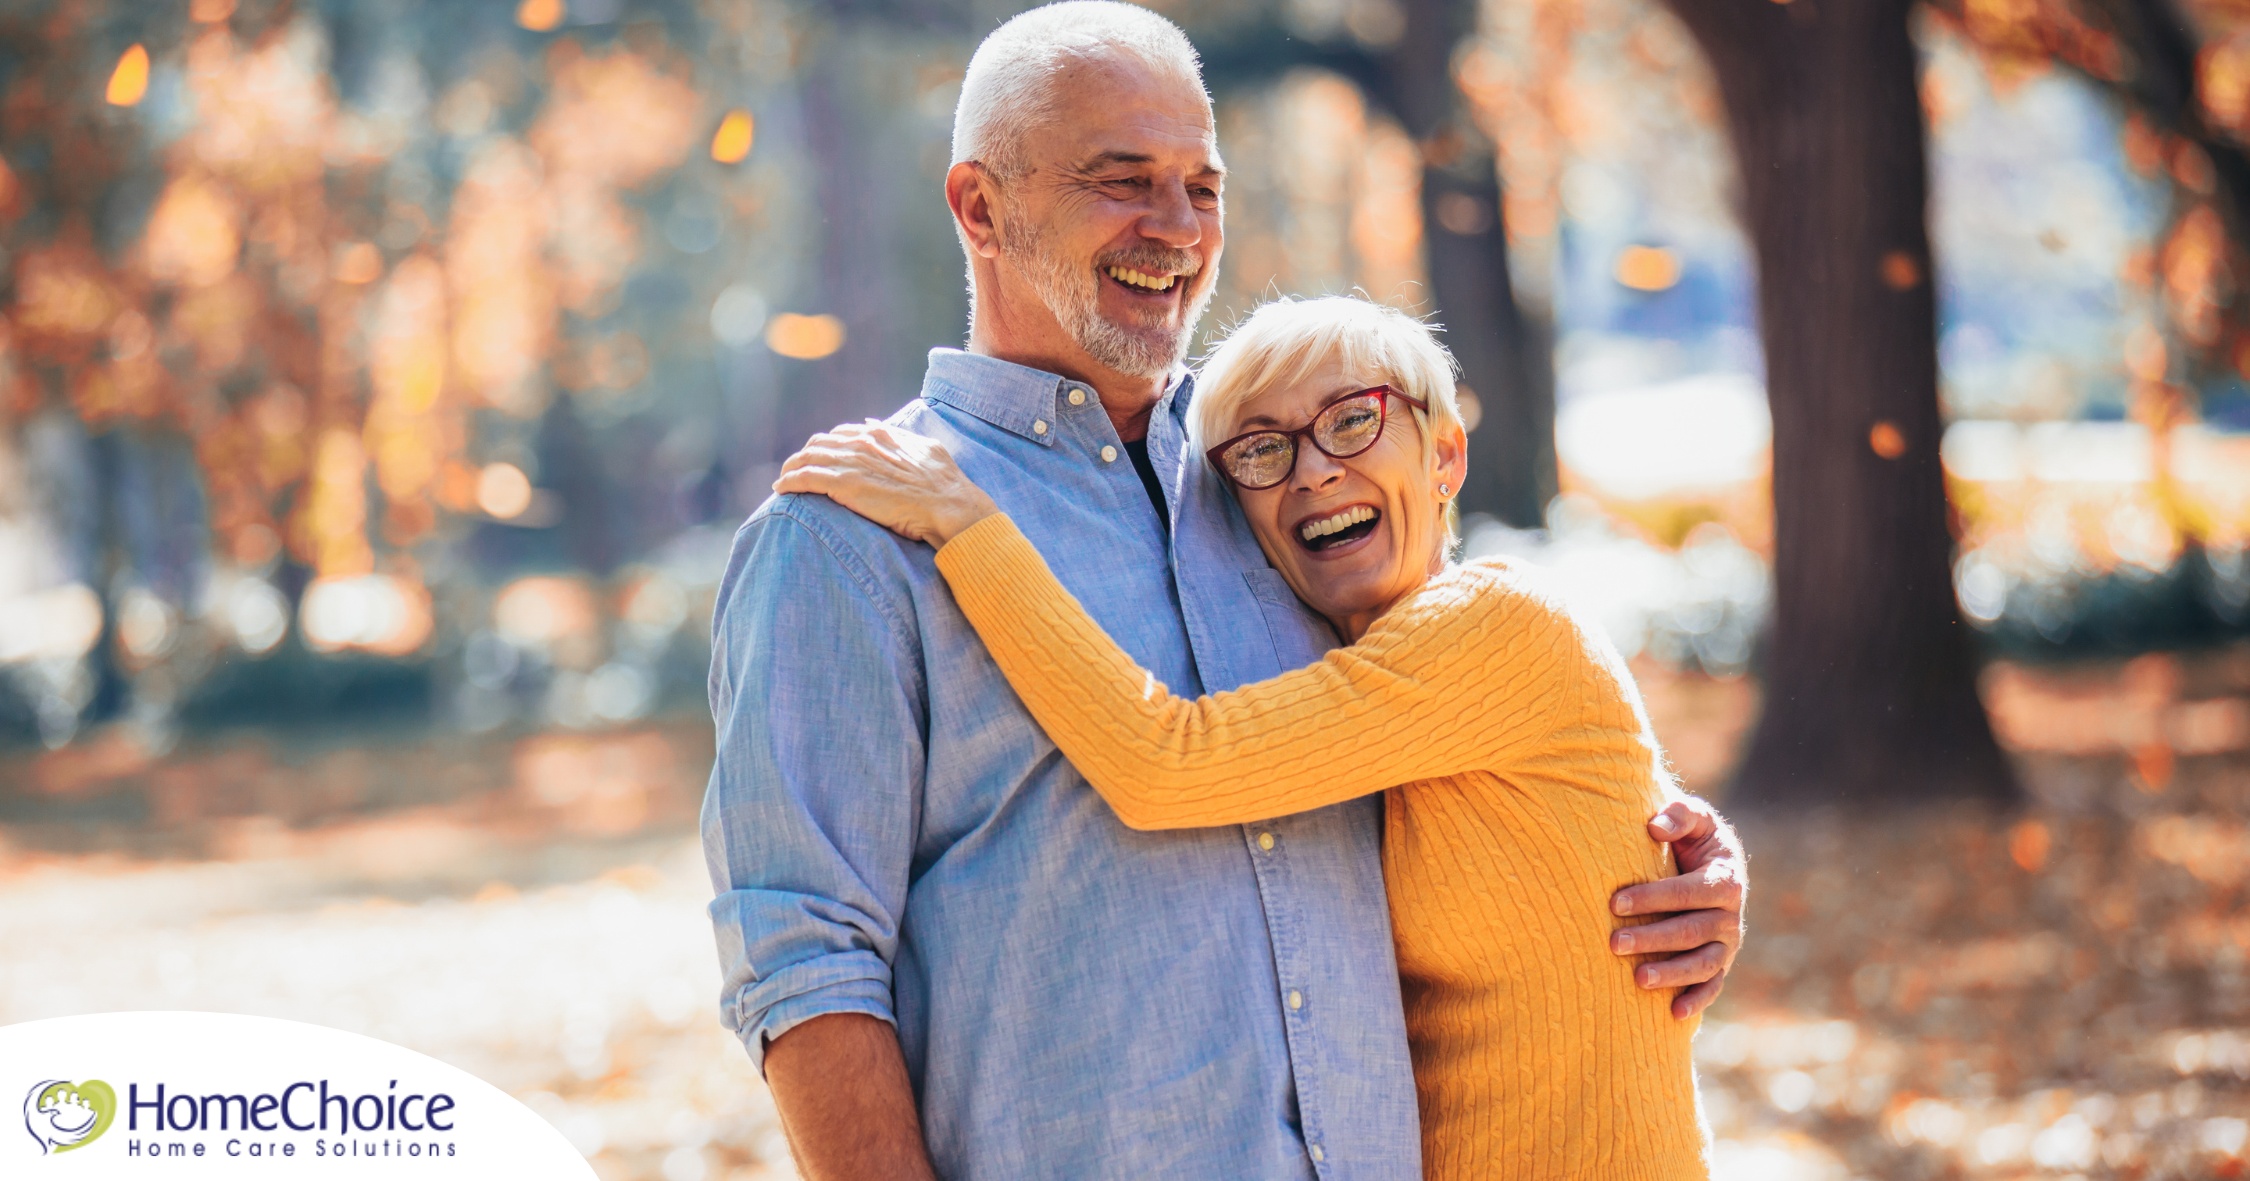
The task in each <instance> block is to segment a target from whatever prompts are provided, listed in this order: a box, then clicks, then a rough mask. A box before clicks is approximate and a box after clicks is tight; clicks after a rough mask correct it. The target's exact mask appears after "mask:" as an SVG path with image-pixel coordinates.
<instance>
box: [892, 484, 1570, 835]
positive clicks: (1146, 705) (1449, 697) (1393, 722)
mask: <svg viewBox="0 0 2250 1181" xmlns="http://www.w3.org/2000/svg"><path fill="white" fill-rule="evenodd" d="M937 562H938V569H939V570H940V571H942V572H943V573H944V575H945V578H946V581H947V582H948V583H949V584H950V585H951V586H952V588H953V594H954V598H955V600H956V601H957V602H958V603H959V604H960V606H961V610H962V611H963V613H964V614H966V615H967V616H968V618H969V621H970V622H971V623H972V624H974V625H975V627H976V629H977V634H978V635H980V636H982V637H983V639H984V642H985V647H986V648H987V649H989V650H990V651H991V653H992V657H993V659H994V660H995V661H996V662H998V664H999V666H1000V669H1001V671H1002V672H1003V673H1005V674H1006V675H1007V678H1008V682H1009V684H1010V685H1012V686H1013V687H1014V688H1015V690H1016V693H1017V695H1018V696H1019V697H1021V698H1022V699H1023V701H1024V704H1025V705H1026V706H1027V707H1028V708H1029V709H1030V710H1031V713H1032V716H1033V717H1035V718H1037V719H1038V720H1039V724H1040V725H1041V726H1042V727H1044V728H1045V730H1046V731H1047V734H1048V736H1049V737H1050V738H1052V739H1053V740H1054V742H1055V745H1056V746H1057V747H1059V748H1061V750H1062V752H1063V754H1064V755H1066V756H1068V757H1069V759H1070V761H1071V762H1072V764H1074V765H1075V766H1076V767H1077V768H1078V769H1079V771H1080V772H1081V773H1083V774H1084V775H1085V776H1086V778H1087V780H1088V781H1090V782H1091V783H1092V784H1093V785H1094V787H1095V789H1096V790H1098V791H1099V792H1101V794H1102V797H1103V798H1104V799H1106V800H1108V801H1109V803H1110V806H1111V807H1113V808H1115V809H1116V810H1117V814H1118V816H1119V817H1120V818H1121V819H1123V820H1124V822H1125V823H1126V824H1128V825H1130V826H1132V827H1134V828H1141V829H1154V828H1197V827H1203V826H1208V825H1220V824H1237V823H1243V822H1247V821H1251V820H1259V819H1264V818H1267V817H1272V816H1283V815H1288V814H1290V813H1294V812H1302V811H1307V810H1309V809H1313V808H1319V807H1324V806H1326V805H1329V804H1334V803H1337V802H1340V801H1343V800H1348V799H1353V798H1356V797H1358V796H1363V795H1367V794H1369V793H1371V792H1376V791H1381V790H1383V789H1385V788H1388V787H1395V786H1397V785H1399V784H1403V783H1410V782H1413V781H1415V780H1418V779H1429V778H1433V777H1436V776H1440V775H1448V774H1454V773H1458V772H1463V771H1471V770H1487V771H1494V772H1500V773H1505V772H1506V770H1507V769H1508V767H1509V766H1510V765H1511V764H1512V761H1513V760H1514V759H1516V758H1517V757H1519V756H1520V755H1522V754H1523V753H1524V752H1526V751H1528V750H1530V749H1532V748H1533V747H1534V746H1535V745H1536V744H1537V743H1538V742H1539V741H1540V740H1541V739H1542V738H1544V737H1546V736H1547V735H1549V734H1551V733H1552V732H1553V731H1554V729H1555V728H1556V726H1557V725H1558V722H1559V719H1561V718H1562V717H1563V715H1564V714H1565V713H1566V712H1568V711H1569V709H1570V706H1571V702H1572V701H1574V700H1578V699H1581V698H1582V697H1583V694H1584V691H1585V689H1584V687H1585V676H1584V672H1585V668H1586V665H1587V661H1588V656H1587V652H1586V648H1585V644H1584V643H1583V642H1582V641H1581V639H1580V638H1579V635H1578V632H1577V630H1576V628H1575V627H1574V626H1573V625H1572V624H1571V622H1570V619H1569V615H1568V613H1567V612H1565V611H1563V610H1561V609H1560V608H1559V607H1558V606H1556V605H1555V604H1554V603H1553V602H1552V601H1551V600H1549V599H1547V598H1546V597H1544V596H1542V595H1539V594H1537V593H1534V592H1531V591H1528V590H1526V589H1524V588H1523V587H1522V586H1520V585H1519V584H1518V581H1517V580H1516V579H1515V578H1514V576H1513V574H1512V572H1511V571H1509V570H1508V569H1507V568H1505V567H1500V566H1494V565H1482V564H1480V565H1473V566H1467V567H1461V568H1457V569H1455V570H1452V571H1448V572H1447V573H1445V574H1443V575H1440V576H1439V577H1437V578H1435V579H1432V580H1431V582H1430V584H1429V585H1428V586H1426V587H1424V588H1423V589H1422V590H1420V591H1418V592H1416V594H1414V595H1413V596H1412V597H1411V598H1409V599H1408V600H1407V601H1406V602H1404V603H1401V604H1400V605H1399V606H1397V607H1395V608H1393V609H1392V610H1391V611H1390V612H1389V613H1388V614H1386V615H1385V616H1384V617H1383V618H1382V619H1381V620H1380V621H1378V622H1377V623H1376V625H1375V626H1374V627H1373V628H1371V629H1370V630H1369V631H1368V633H1367V635H1366V636H1365V637H1363V638H1362V639H1361V641H1360V642H1359V643H1357V644H1354V645H1352V646H1350V647H1348V648H1339V649H1336V650H1335V651H1332V652H1330V653H1329V654H1328V655H1327V656H1326V657H1324V658H1323V659H1321V660H1320V661H1319V662H1318V663H1316V664H1312V665H1309V666H1307V667H1305V668H1301V669H1297V670H1294V671H1292V672H1288V673H1284V674H1282V675H1281V676H1278V677H1275V678H1273V679H1271V680H1266V681H1260V682H1258V683H1256V684H1253V685H1246V686H1243V687H1242V688H1240V689H1236V690H1234V691H1232V692H1229V693H1220V694H1215V695H1212V696H1207V697H1199V698H1194V699H1187V698H1182V697H1179V696H1176V695H1174V694H1173V693H1172V692H1171V691H1170V690H1168V689H1166V688H1165V686H1164V685H1163V684H1161V683H1160V682H1158V681H1157V680H1156V678H1155V677H1154V676H1153V675H1151V674H1150V673H1149V672H1148V671H1147V670H1146V669H1143V668H1141V667H1140V666H1139V665H1137V664H1135V663H1134V662H1133V659H1132V658H1131V657H1130V656H1128V655H1126V653H1125V652H1124V650H1123V649H1121V648H1119V647H1118V646H1117V644H1116V642H1115V641H1113V640H1111V639H1110V638H1109V636H1108V635H1107V634H1106V633H1105V632H1103V631H1102V629H1101V626H1100V625H1099V624H1097V623H1095V622H1094V620H1093V619H1092V617H1090V616H1089V615H1087V613H1086V610H1085V608H1084V607H1082V606H1081V605H1080V604H1079V602H1078V600H1077V599H1076V598H1074V597H1072V596H1071V594H1070V592H1069V591H1067V590H1065V589H1064V588H1063V586H1062V584H1061V583H1060V582H1058V581H1057V580H1056V579H1055V576H1054V573H1053V572H1052V571H1050V570H1049V569H1048V568H1047V563H1046V561H1045V560H1044V559H1042V558H1041V557H1040V556H1039V552H1038V550H1037V549H1035V548H1034V547H1033V546H1032V544H1031V542H1030V541H1029V540H1028V539H1027V538H1025V537H1024V535H1023V534H1022V532H1021V531H1019V530H1018V529H1017V528H1016V526H1015V523H1014V522H1013V521H1011V520H1009V519H1008V518H1007V517H1006V516H1005V515H998V514H996V515H994V516H991V517H987V518H986V519H984V520H983V521H980V522H978V523H977V524H976V525H974V526H971V527H970V528H968V529H966V530H964V531H962V532H961V533H960V534H959V535H957V536H956V537H954V538H953V540H952V541H951V542H949V543H947V544H946V545H945V547H944V548H942V549H941V550H939V551H938V559H937Z"/></svg>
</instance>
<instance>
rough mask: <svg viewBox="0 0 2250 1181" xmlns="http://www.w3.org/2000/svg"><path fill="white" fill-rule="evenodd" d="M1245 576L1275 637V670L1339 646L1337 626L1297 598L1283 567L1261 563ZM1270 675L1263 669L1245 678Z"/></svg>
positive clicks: (1302, 662) (1296, 665)
mask: <svg viewBox="0 0 2250 1181" xmlns="http://www.w3.org/2000/svg"><path fill="white" fill-rule="evenodd" d="M1242 579H1243V581H1244V582H1247V583H1249V584H1250V597H1251V598H1253V599H1255V600H1257V603H1258V613H1259V614H1260V615H1261V616H1263V617H1264V618H1265V624H1266V633H1267V634H1268V635H1269V636H1270V637H1272V639H1273V654H1274V658H1275V660H1276V662H1277V663H1276V665H1275V668H1274V672H1276V673H1279V672H1286V671H1288V670H1290V669H1293V668H1303V667H1304V666H1306V665H1308V664H1311V663H1312V662H1313V661H1315V660H1318V659H1320V657H1321V654H1322V653H1324V652H1326V651H1328V650H1329V649H1330V648H1333V647H1335V646H1336V632H1335V629H1333V628H1331V627H1329V626H1328V621H1327V620H1325V619H1322V618H1321V617H1320V616H1318V615H1315V614H1314V613H1313V611H1312V609H1311V608H1309V607H1307V606H1305V605H1304V603H1303V602H1301V601H1299V600H1298V598H1297V592H1295V591H1293V590H1290V589H1289V581H1288V580H1287V579H1285V578H1283V577H1282V576H1281V572H1280V571H1278V570H1274V569H1271V568H1269V567H1258V568H1256V569H1251V570H1245V571H1243V572H1242ZM1270 675H1272V674H1271V673H1263V674H1260V675H1259V676H1258V677H1254V678H1246V679H1249V680H1258V679H1263V678H1264V677H1265V676H1270Z"/></svg>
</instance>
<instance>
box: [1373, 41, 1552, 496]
mask: <svg viewBox="0 0 2250 1181" xmlns="http://www.w3.org/2000/svg"><path fill="white" fill-rule="evenodd" d="M1404 11H1405V14H1406V29H1405V35H1404V36H1403V37H1401V38H1400V40H1399V43H1398V45H1397V46H1396V47H1395V48H1394V49H1393V50H1392V51H1391V52H1390V53H1389V54H1387V55H1386V57H1385V60H1384V61H1383V66H1384V67H1385V72H1386V73H1387V75H1388V78H1387V79H1386V80H1387V82H1388V83H1389V85H1388V87H1387V89H1388V90H1389V91H1390V94H1389V96H1388V98H1389V102H1388V104H1387V105H1389V106H1391V107H1392V108H1393V110H1394V112H1395V113H1396V114H1397V116H1398V118H1399V121H1400V123H1401V124H1402V125H1404V126H1405V128H1406V131H1407V134H1409V135H1411V136H1413V137H1414V138H1415V140H1416V141H1417V142H1419V143H1420V144H1421V146H1422V161H1423V162H1422V234H1423V243H1424V250H1425V257H1426V259H1427V263H1428V269H1429V275H1430V302H1431V303H1432V304H1433V305H1435V307H1436V309H1437V318H1438V321H1439V323H1441V324H1443V325H1444V326H1445V342H1446V345H1447V346H1448V347H1449V348H1451V349H1452V350H1453V355H1454V357H1455V358H1456V359H1458V360H1459V361H1460V363H1461V381H1462V384H1463V385H1466V386H1467V387H1468V388H1469V389H1470V390H1471V391H1473V392H1474V393H1475V395H1476V399H1477V403H1478V405H1479V407H1480V408H1481V411H1482V414H1481V420H1480V421H1479V423H1478V425H1477V429H1476V430H1475V431H1474V432H1473V433H1471V434H1470V436H1469V475H1468V480H1467V482H1466V483H1465V484H1464V485H1463V486H1462V488H1461V507H1462V508H1463V509H1464V510H1465V511H1468V512H1485V513H1491V514H1492V515H1494V516H1496V517H1498V518H1500V519H1501V520H1502V521H1504V522H1506V523H1508V524H1510V525H1514V526H1517V527H1519V528H1533V527H1536V526H1538V525H1539V524H1540V523H1541V520H1542V518H1543V517H1544V515H1545V513H1546V508H1547V501H1548V500H1549V499H1551V498H1552V497H1553V496H1554V494H1555V389H1554V362H1553V356H1552V351H1551V340H1550V336H1551V332H1550V330H1549V328H1548V326H1547V325H1546V324H1545V323H1544V322H1543V320H1542V318H1540V317H1537V316H1533V315H1527V314H1526V312H1525V309H1524V308H1523V306H1522V305H1521V304H1520V303H1519V302H1518V301H1517V299H1516V295H1515V288H1514V286H1513V285H1512V284H1511V282H1510V281H1509V273H1508V235H1507V227H1506V224H1505V213H1504V208H1505V207H1504V206H1503V205H1502V204H1501V199H1500V196H1501V194H1500V174H1499V171H1498V168H1497V161H1496V160H1495V158H1494V153H1493V145H1492V143H1491V141H1490V140H1488V139H1486V138H1485V136H1484V134H1483V133H1482V132H1481V131H1480V130H1479V129H1478V128H1477V126H1476V124H1475V122H1474V121H1472V120H1471V119H1470V118H1469V115H1468V112H1467V111H1466V110H1465V109H1464V104H1463V102H1462V97H1461V91H1460V87H1459V86H1457V85H1456V84H1455V82H1454V79H1453V51H1454V47H1455V46H1457V45H1459V44H1460V43H1461V40H1462V38H1464V37H1466V36H1468V35H1469V34H1470V33H1472V32H1474V31H1475V28H1476V20H1477V6H1476V4H1475V3H1474V2H1473V0H1406V3H1405V5H1404Z"/></svg>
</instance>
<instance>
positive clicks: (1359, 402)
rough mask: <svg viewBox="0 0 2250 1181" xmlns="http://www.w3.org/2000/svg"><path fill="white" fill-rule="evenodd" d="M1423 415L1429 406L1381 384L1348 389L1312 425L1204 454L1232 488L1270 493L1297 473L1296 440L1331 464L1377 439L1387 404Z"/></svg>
mask: <svg viewBox="0 0 2250 1181" xmlns="http://www.w3.org/2000/svg"><path fill="white" fill-rule="evenodd" d="M1392 398H1397V399H1398V400H1399V401H1401V402H1404V403H1406V404H1407V405H1409V406H1412V407H1414V408H1415V409H1416V410H1420V411H1422V412H1423V413H1425V414H1427V413H1429V409H1430V407H1429V404H1428V403H1426V402H1424V401H1422V400H1421V399H1420V398H1416V397H1413V396H1412V395H1409V394H1402V393H1400V392H1398V391H1397V390H1395V389H1392V388H1391V387H1390V386H1387V385H1378V386H1371V387H1369V388H1367V389H1364V390H1354V391H1352V392H1351V393H1348V394H1345V395H1343V396H1341V397H1339V398H1337V399H1336V400H1334V401H1332V402H1330V403H1328V404H1327V405H1326V406H1323V407H1321V408H1320V409H1319V410H1318V411H1317V412H1315V413H1314V414H1313V417H1312V421H1311V422H1308V423H1306V424H1305V425H1303V426H1301V427H1298V428H1297V429H1296V430H1293V431H1281V430H1257V431H1248V432H1245V433H1243V434H1239V435H1236V436H1235V437H1233V438H1231V439H1228V440H1227V441H1226V442H1224V443H1221V444H1219V445H1218V446H1216V447H1213V448H1211V449H1210V450H1208V451H1206V452H1204V453H1203V454H1204V457H1205V458H1207V459H1209V460H1210V461H1211V466H1212V467H1214V468H1217V469H1218V470H1219V474H1220V475H1222V476H1225V477H1226V478H1227V479H1229V480H1232V481H1234V483H1235V484H1236V485H1237V486H1238V487H1242V488H1247V489H1250V490H1251V491H1257V490H1259V489H1263V488H1271V487H1273V486H1275V485H1277V484H1279V483H1281V482H1282V481H1284V480H1286V479H1288V478H1289V473H1291V472H1294V471H1296V470H1297V440H1298V439H1310V440H1312V445H1313V446H1315V447H1318V448H1320V450H1321V453H1322V454H1324V455H1327V456H1329V457H1330V458H1332V459H1350V458H1351V457H1352V456H1354V455H1358V454H1360V453H1361V452H1364V451H1366V450H1367V449H1368V448H1370V447H1373V446H1374V445H1375V442H1376V440H1378V439H1381V438H1382V437H1383V424H1384V423H1385V422H1387V421H1389V420H1390V416H1391V414H1390V411H1391V407H1390V400H1391V399H1392Z"/></svg>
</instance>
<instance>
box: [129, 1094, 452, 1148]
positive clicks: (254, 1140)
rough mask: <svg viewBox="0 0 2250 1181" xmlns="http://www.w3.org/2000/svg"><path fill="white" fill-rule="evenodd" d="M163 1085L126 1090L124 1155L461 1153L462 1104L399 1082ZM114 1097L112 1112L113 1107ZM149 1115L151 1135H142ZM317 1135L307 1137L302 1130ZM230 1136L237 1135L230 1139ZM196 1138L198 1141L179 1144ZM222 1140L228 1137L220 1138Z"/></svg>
mask: <svg viewBox="0 0 2250 1181" xmlns="http://www.w3.org/2000/svg"><path fill="white" fill-rule="evenodd" d="M167 1087H168V1084H165V1083H158V1084H156V1086H155V1087H154V1088H153V1089H151V1090H149V1091H148V1092H146V1093H145V1095H144V1093H143V1092H142V1090H141V1085H140V1084H139V1083H127V1084H126V1085H125V1132H126V1137H127V1138H126V1140H125V1155H126V1156H132V1157H137V1156H144V1155H145V1156H151V1157H186V1156H195V1157H200V1156H203V1155H205V1154H206V1153H211V1152H218V1153H223V1154H224V1155H226V1156H230V1157H239V1158H269V1157H283V1158H289V1157H295V1156H298V1155H299V1154H300V1153H302V1154H303V1155H305V1156H309V1157H315V1158H320V1157H339V1156H344V1157H350V1156H364V1157H386V1158H393V1159H402V1160H415V1159H419V1158H427V1159H430V1160H438V1159H441V1158H445V1157H452V1156H458V1155H460V1151H461V1148H460V1145H459V1144H458V1143H457V1142H456V1141H454V1140H453V1139H452V1138H451V1137H450V1136H448V1135H447V1133H450V1132H452V1131H453V1110H454V1108H455V1107H457V1106H459V1104H457V1103H456V1102H455V1101H454V1098H453V1096H451V1095H448V1094H445V1093H444V1092H442V1091H440V1092H436V1093H432V1094H424V1093H422V1092H420V1091H412V1090H409V1091H406V1092H404V1093H401V1092H400V1090H399V1085H398V1080H397V1079H392V1080H390V1085H389V1086H388V1087H387V1088H385V1089H383V1090H380V1091H365V1092H361V1093H359V1094H352V1093H349V1092H346V1091H343V1090H340V1089H338V1090H331V1084H330V1082H329V1080H327V1079H320V1080H318V1081H317V1082H293V1083H290V1084H289V1085H288V1086H286V1087H282V1088H280V1089H279V1090H278V1091H268V1092H264V1093H261V1094H255V1095H252V1094H246V1093H242V1092H235V1093H232V1094H229V1093H227V1092H224V1091H214V1092H208V1093H203V1092H198V1091H195V1090H189V1089H180V1090H171V1091H169V1092H168V1091H167ZM115 1102H116V1101H115V1099H114V1097H113V1098H112V1100H111V1103H112V1105H113V1106H112V1110H114V1109H115V1108H114V1104H115ZM144 1116H145V1117H146V1123H147V1131H148V1133H149V1138H148V1139H147V1140H145V1141H144V1140H141V1139H139V1138H137V1137H136V1136H134V1133H137V1132H140V1131H142V1123H143V1122H144V1121H143V1117H144ZM308 1132H310V1133H315V1135H313V1136H311V1137H310V1138H309V1139H308V1138H306V1137H305V1136H304V1135H303V1133H308ZM230 1133H232V1134H231V1135H230ZM190 1135H192V1136H194V1137H196V1139H194V1140H184V1139H180V1138H179V1137H181V1136H190ZM217 1137H225V1139H224V1140H223V1141H221V1140H217V1139H216V1138H217Z"/></svg>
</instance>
